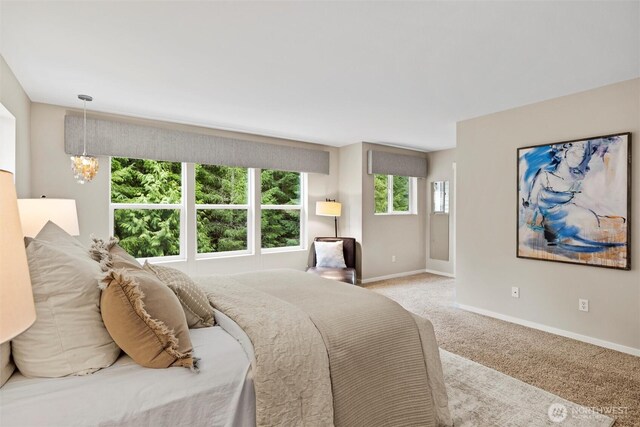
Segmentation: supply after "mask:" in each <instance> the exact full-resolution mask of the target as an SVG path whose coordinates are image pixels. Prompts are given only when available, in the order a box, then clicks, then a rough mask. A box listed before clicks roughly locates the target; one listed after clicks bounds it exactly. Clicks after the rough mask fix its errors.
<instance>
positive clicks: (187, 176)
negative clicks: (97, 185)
mask: <svg viewBox="0 0 640 427" xmlns="http://www.w3.org/2000/svg"><path fill="white" fill-rule="evenodd" d="M113 157H118V156H110V157H109V158H108V159H109V189H108V198H109V234H110V235H111V236H114V235H115V211H116V210H118V209H167V210H179V211H180V227H179V230H180V236H179V242H180V253H179V254H178V255H167V256H161V257H142V258H136V259H137V260H138V261H140V262H141V263H144V262H145V261H149V262H153V263H165V262H166V263H170V262H177V261H179V262H197V261H202V260H210V259H220V258H233V257H244V256H252V255H256V254H274V253H284V252H296V251H306V250H307V246H308V245H307V240H308V239H307V237H308V236H307V229H308V224H307V223H308V200H307V195H308V175H309V174H308V173H306V172H297V173H299V174H300V203H299V204H297V205H263V204H262V180H261V173H262V169H260V168H247V176H248V180H249V182H248V186H247V192H248V194H247V204H243V205H225V204H197V203H196V202H195V189H196V173H195V165H196V163H187V162H174V163H180V165H181V173H180V180H181V182H180V203H179V204H176V203H172V204H168V203H147V204H146V203H114V202H112V201H111V186H112V181H111V180H112V176H111V159H112V158H113ZM150 160H153V159H150ZM202 209H206V210H208V209H246V210H247V249H246V250H240V251H226V252H208V253H201V254H200V253H198V234H197V226H198V224H197V212H198V210H202ZM263 209H264V210H278V209H283V210H298V211H300V244H299V245H297V246H283V247H279V248H262V210H263Z"/></svg>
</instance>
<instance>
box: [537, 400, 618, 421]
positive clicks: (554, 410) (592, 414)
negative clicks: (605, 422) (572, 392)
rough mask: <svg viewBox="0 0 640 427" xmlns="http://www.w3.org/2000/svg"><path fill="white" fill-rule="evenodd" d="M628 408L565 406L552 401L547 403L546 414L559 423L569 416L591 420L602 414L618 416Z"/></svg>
mask: <svg viewBox="0 0 640 427" xmlns="http://www.w3.org/2000/svg"><path fill="white" fill-rule="evenodd" d="M628 410H629V408H627V407H626V406H591V407H588V406H570V407H569V408H567V406H565V405H563V404H562V403H552V404H551V405H549V409H548V410H547V415H549V419H550V420H551V421H553V422H554V423H561V422H563V421H564V420H566V419H567V418H568V417H569V416H570V417H571V418H572V419H576V420H593V419H599V418H601V417H602V416H613V417H615V416H618V415H624V414H626V413H627V412H628Z"/></svg>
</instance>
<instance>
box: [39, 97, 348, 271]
mask: <svg viewBox="0 0 640 427" xmlns="http://www.w3.org/2000/svg"><path fill="white" fill-rule="evenodd" d="M67 111H68V109H66V108H63V107H59V106H54V105H47V104H38V103H34V104H33V105H32V108H31V142H32V156H31V157H32V164H31V190H32V194H33V196H34V197H38V196H40V195H46V196H47V197H61V198H73V199H75V200H76V203H77V207H78V217H79V222H80V231H81V235H80V240H81V241H82V242H83V243H89V241H90V237H89V236H90V235H91V234H95V235H96V236H98V237H107V236H108V235H109V234H110V230H109V217H108V215H109V209H108V206H109V162H108V158H100V159H99V160H100V165H101V170H100V171H99V173H98V175H97V177H96V178H95V179H94V181H93V182H91V183H88V184H84V185H80V184H77V183H76V182H75V181H74V179H73V176H72V174H71V170H70V163H69V156H68V155H67V154H66V153H65V152H64V116H65V114H66V112H67ZM92 116H96V117H111V118H113V117H115V116H112V115H97V114H92ZM118 118H119V119H122V120H128V121H133V122H137V123H144V124H151V123H153V124H154V125H157V126H162V127H168V128H175V129H180V130H192V131H196V132H202V133H210V134H222V135H231V136H236V137H238V136H239V137H242V138H250V139H253V140H258V141H265V142H274V139H272V138H265V137H260V136H255V135H244V134H242V135H240V134H233V133H230V132H222V131H215V130H212V129H204V128H197V127H190V126H183V125H174V124H171V123H166V122H164V123H161V122H151V121H148V120H137V119H132V118H122V117H118ZM277 142H278V143H282V144H287V145H289V144H295V143H294V142H291V141H285V140H278V141H277ZM296 145H302V146H307V144H304V143H299V144H296ZM313 147H315V148H317V147H318V146H317V145H314V146H313ZM323 148H324V149H325V150H327V151H329V153H330V162H331V169H330V174H329V175H323V174H309V177H308V200H309V209H308V211H309V212H308V222H307V224H308V227H307V236H308V240H309V241H311V240H313V237H314V236H318V235H329V236H330V235H333V220H332V219H331V218H327V217H319V216H316V215H315V202H316V201H317V200H324V198H325V197H331V198H335V197H336V196H337V195H338V149H337V148H334V147H323ZM307 259H308V250H306V249H305V250H299V251H291V252H286V253H271V254H254V255H247V256H240V257H234V258H218V259H211V260H199V261H195V262H190V263H189V264H187V263H185V262H178V263H175V266H176V267H178V268H181V269H183V270H185V271H188V272H190V273H192V274H210V273H234V272H241V271H249V270H260V269H269V268H296V269H304V268H305V267H306V265H307Z"/></svg>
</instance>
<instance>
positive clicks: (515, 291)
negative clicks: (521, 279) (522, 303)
mask: <svg viewBox="0 0 640 427" xmlns="http://www.w3.org/2000/svg"><path fill="white" fill-rule="evenodd" d="M511 296H512V297H514V298H520V288H519V287H517V286H513V287H511Z"/></svg>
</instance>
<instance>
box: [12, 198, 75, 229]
mask: <svg viewBox="0 0 640 427" xmlns="http://www.w3.org/2000/svg"><path fill="white" fill-rule="evenodd" d="M18 209H19V210H20V221H21V222H22V232H23V233H24V236H25V237H36V235H37V234H38V233H39V232H40V230H42V227H44V225H45V224H46V223H47V221H51V222H53V223H55V224H56V225H57V226H58V227H60V228H62V229H63V230H64V231H66V232H67V233H69V234H70V235H72V236H78V235H79V234H80V228H79V227H78V211H77V210H76V201H75V200H73V199H49V198H47V197H41V198H39V199H20V200H18Z"/></svg>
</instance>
